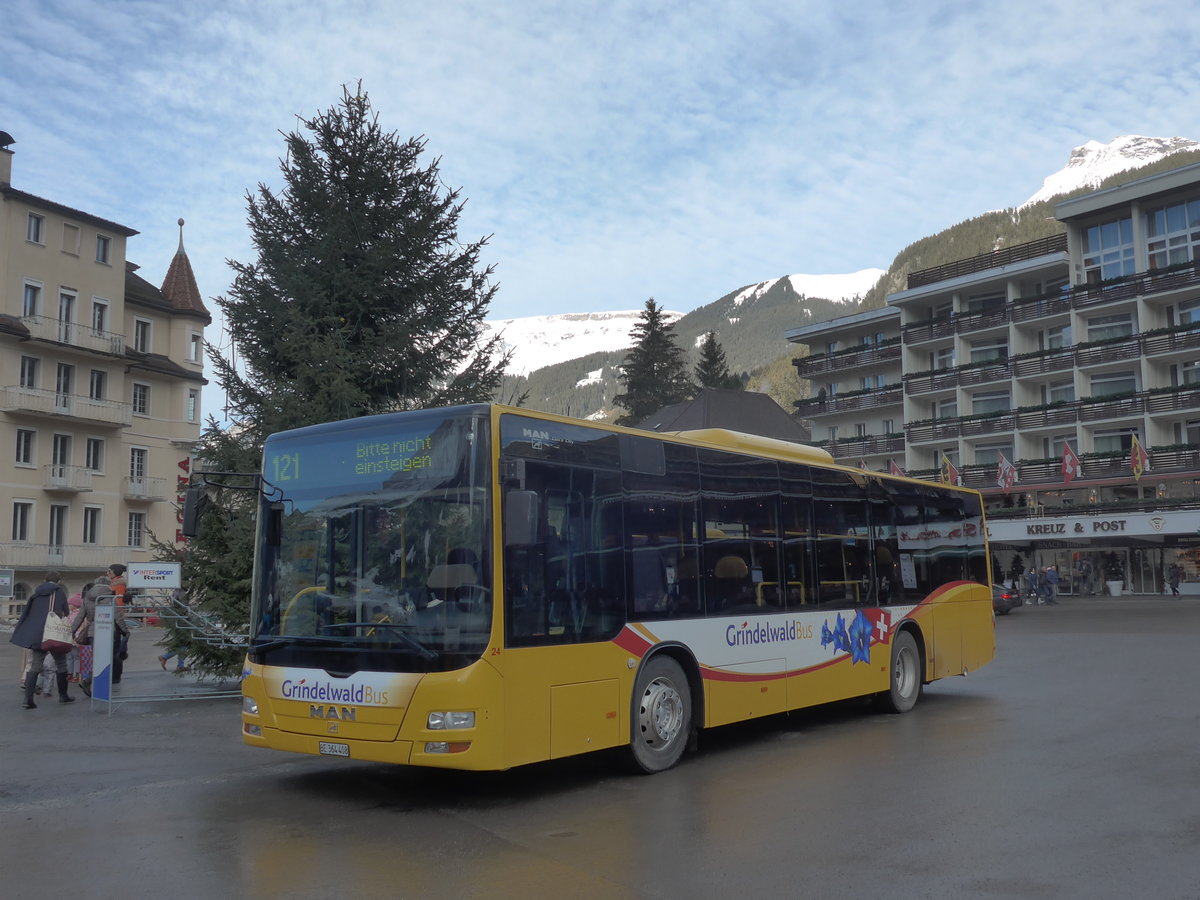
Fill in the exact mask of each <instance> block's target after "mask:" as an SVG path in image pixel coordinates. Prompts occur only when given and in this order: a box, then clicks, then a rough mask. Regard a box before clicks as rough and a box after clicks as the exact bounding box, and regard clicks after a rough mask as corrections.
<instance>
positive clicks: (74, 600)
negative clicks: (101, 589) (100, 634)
mask: <svg viewBox="0 0 1200 900" xmlns="http://www.w3.org/2000/svg"><path fill="white" fill-rule="evenodd" d="M91 589H92V582H90V581H89V582H88V583H87V584H85V585H84V586H83V589H82V590H78V591H76V592H75V593H73V594H72V595H71V596H70V597H68V598H67V603H68V605H70V607H71V618H70V622H71V634H74V633H75V629H76V628H77V627H78V626H79V620H80V619H82V618H83V595H84V594H86V593H87V592H88V591H90V590H91ZM79 651H80V646H79V644H78V643H74V644H72V645H71V652H70V653H68V654H67V681H72V682H75V683H76V684H78V683H79V672H80V666H79Z"/></svg>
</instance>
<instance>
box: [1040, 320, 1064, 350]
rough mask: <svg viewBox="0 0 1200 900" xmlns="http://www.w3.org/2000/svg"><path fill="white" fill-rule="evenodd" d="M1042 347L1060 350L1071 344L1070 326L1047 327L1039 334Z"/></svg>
mask: <svg viewBox="0 0 1200 900" xmlns="http://www.w3.org/2000/svg"><path fill="white" fill-rule="evenodd" d="M1041 338H1042V349H1044V350H1062V349H1063V348H1064V347H1070V346H1071V326H1070V325H1057V326H1055V327H1053V328H1047V329H1046V330H1045V331H1044V332H1042V335H1041Z"/></svg>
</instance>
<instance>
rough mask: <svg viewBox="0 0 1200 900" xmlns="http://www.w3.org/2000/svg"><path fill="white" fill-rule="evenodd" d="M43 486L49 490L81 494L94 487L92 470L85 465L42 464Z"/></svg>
mask: <svg viewBox="0 0 1200 900" xmlns="http://www.w3.org/2000/svg"><path fill="white" fill-rule="evenodd" d="M42 474H43V481H42V487H43V488H44V489H45V490H47V491H60V492H63V493H73V494H80V493H84V492H86V491H90V490H91V489H92V470H91V469H86V468H84V467H83V466H60V465H55V464H51V465H48V466H42Z"/></svg>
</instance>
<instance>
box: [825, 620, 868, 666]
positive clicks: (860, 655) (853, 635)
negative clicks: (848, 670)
mask: <svg viewBox="0 0 1200 900" xmlns="http://www.w3.org/2000/svg"><path fill="white" fill-rule="evenodd" d="M874 633H875V626H874V624H873V623H872V622H871V620H870V619H869V618H867V616H866V615H865V614H864V613H863V611H862V610H861V609H860V610H858V611H857V612H855V614H854V621H853V622H851V623H850V627H849V628H847V627H846V620H845V619H844V618H842V614H841V613H838V617H837V619H836V620H835V622H834V625H833V628H830V627H829V620H828V619H826V620H825V623H824V624H823V625H822V626H821V646H822V647H828V646H829V645H830V644H833V650H834V652H835V653H849V654H850V662H851V664H853V663H857V662H862V663H866V662H870V661H871V636H872V635H873V634H874Z"/></svg>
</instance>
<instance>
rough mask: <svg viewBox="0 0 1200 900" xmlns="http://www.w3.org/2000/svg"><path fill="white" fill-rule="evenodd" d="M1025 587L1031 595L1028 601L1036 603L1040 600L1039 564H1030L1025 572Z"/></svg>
mask: <svg viewBox="0 0 1200 900" xmlns="http://www.w3.org/2000/svg"><path fill="white" fill-rule="evenodd" d="M1025 588H1026V591H1027V593H1028V595H1029V599H1028V601H1027V602H1028V603H1030V604H1031V605H1032V604H1035V603H1037V602H1038V570H1037V566H1030V567H1029V571H1028V572H1026V573H1025Z"/></svg>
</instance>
